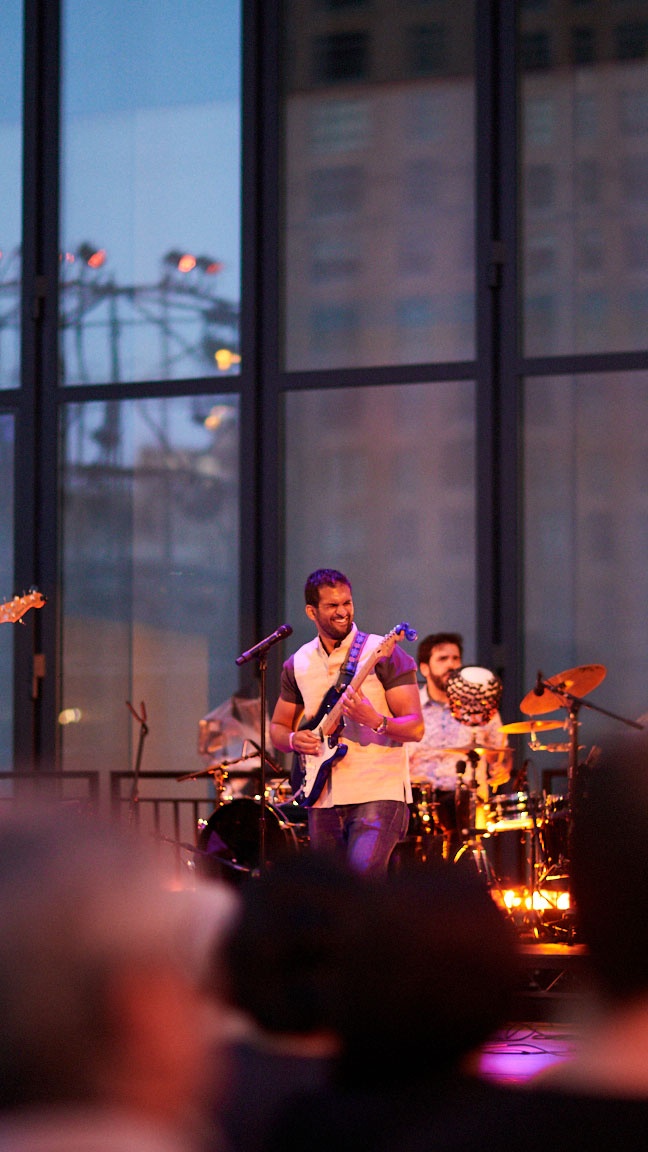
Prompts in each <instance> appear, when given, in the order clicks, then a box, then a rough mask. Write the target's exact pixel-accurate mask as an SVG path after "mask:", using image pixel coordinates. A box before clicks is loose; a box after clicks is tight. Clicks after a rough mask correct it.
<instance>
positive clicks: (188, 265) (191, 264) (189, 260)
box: [178, 252, 196, 273]
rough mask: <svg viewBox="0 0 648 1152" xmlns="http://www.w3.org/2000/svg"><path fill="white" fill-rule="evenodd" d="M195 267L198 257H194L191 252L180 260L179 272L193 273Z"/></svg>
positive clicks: (186, 253)
mask: <svg viewBox="0 0 648 1152" xmlns="http://www.w3.org/2000/svg"><path fill="white" fill-rule="evenodd" d="M195 267H196V257H195V256H192V255H191V253H190V252H185V253H184V255H182V256H181V257H180V259H179V260H178V272H185V273H186V272H193V270H194V268H195Z"/></svg>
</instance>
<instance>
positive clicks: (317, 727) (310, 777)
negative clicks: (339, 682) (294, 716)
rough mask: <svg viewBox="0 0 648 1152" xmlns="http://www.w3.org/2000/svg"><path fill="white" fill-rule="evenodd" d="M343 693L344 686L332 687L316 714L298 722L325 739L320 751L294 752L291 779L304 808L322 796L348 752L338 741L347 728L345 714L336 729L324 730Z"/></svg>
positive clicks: (294, 790)
mask: <svg viewBox="0 0 648 1152" xmlns="http://www.w3.org/2000/svg"><path fill="white" fill-rule="evenodd" d="M341 695H342V691H341V690H340V691H339V690H338V689H337V688H329V690H328V692H327V693H326V696H325V697H324V699H323V700H322V703H321V704H320V706H319V709H318V711H317V713H316V715H315V716H313V717H309V718H308V719H307V720H302V722H301V724H300V725H299V727H300V728H301V729H305V728H307V729H309V731H312V732H315V733H316V734H317V735H318V736H319V737H320V739H321V741H322V751H321V753H320V755H318V756H305V755H304V754H303V753H301V752H296V753H295V756H294V761H293V771H292V772H291V783H292V787H293V792H294V793H295V795H296V798H297V800H298V801H299V803H300V804H302V805H303V806H304V808H310V807H311V806H312V805H313V804H314V803H315V801H316V800H317V799H319V797H320V796H321V794H322V789H323V788H324V785H325V784H326V781H327V780H328V778H329V776H330V775H331V772H332V770H333V766H334V765H335V764H337V762H338V761H339V760H341V759H342V757H343V756H346V753H347V746H346V744H340V743H339V737H340V733H341V731H342V729H343V728H344V717H341V719H340V721H339V723H338V724H337V726H336V727H335V729H334V730H333V731H332V732H330V733H329V734H328V735H325V733H324V732H323V731H322V725H323V724H324V721H325V720H326V718H327V717H328V716H329V714H330V712H331V711H332V709H333V708H334V707H335V705H336V704H337V702H338V700H339V699H340V697H341Z"/></svg>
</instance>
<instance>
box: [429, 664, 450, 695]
mask: <svg viewBox="0 0 648 1152" xmlns="http://www.w3.org/2000/svg"><path fill="white" fill-rule="evenodd" d="M451 671H452V669H448V671H447V672H444V673H443V675H442V676H437V675H436V674H435V673H434V672H431V673H430V680H431V681H432V683H433V684H434V687H435V688H438V690H439V692H444V693H446V694H447V692H448V680H449V679H450V673H451Z"/></svg>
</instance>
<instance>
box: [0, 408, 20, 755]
mask: <svg viewBox="0 0 648 1152" xmlns="http://www.w3.org/2000/svg"><path fill="white" fill-rule="evenodd" d="M14 434H15V423H14V418H13V416H10V415H9V414H7V413H0V589H2V591H3V595H2V600H3V601H5V598H6V600H10V599H11V598H12V597H13V595H14V593H16V592H17V590H16V589H14V587H13V582H14V457H15V444H14ZM20 593H22V589H20ZM5 602H6V601H5ZM0 629H1V630H2V644H0V771H1V772H9V771H10V770H11V769H12V768H13V695H14V694H13V627H12V626H11V624H10V623H9V624H8V625H7V627H6V628H5V627H2V625H0Z"/></svg>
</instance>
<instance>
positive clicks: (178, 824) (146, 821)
mask: <svg viewBox="0 0 648 1152" xmlns="http://www.w3.org/2000/svg"><path fill="white" fill-rule="evenodd" d="M135 786H136V788H135ZM186 787H187V785H185V788H186ZM179 788H180V785H179V784H178V777H177V774H176V773H175V772H139V773H138V774H137V777H136V775H135V773H134V772H130V771H124V772H111V773H110V812H111V816H112V818H113V819H114V820H116V821H118V822H120V823H121V822H124V821H128V822H129V823H130V824H131V825H132V826H133V827H134V828H135V829H136V830H137V831H138V832H139V833H141V834H142V835H144V836H151V837H153V839H154V840H156V841H157V843H158V845H159V847H160V851H164V850H167V849H168V850H169V851H171V852H172V853H173V857H174V861H175V869H176V874H177V876H178V878H179V879H180V880H183V881H186V880H187V873H188V872H190V871H191V869H193V866H194V863H195V861H194V854H195V853H196V852H197V850H198V848H197V841H198V835H199V831H200V827H201V823H200V822H201V821H207V820H208V819H209V817H210V816H211V814H212V812H213V811H214V808H215V807H216V798H215V794H214V790H213V785H212V783H211V781H210V780H208V779H205V780H203V781H201V782H200V783H197V782H194V781H191V782H190V788H191V794H189V792H186V793H185V794H184V795H183V794H181V795H178V791H179ZM198 789H199V790H200V794H199V795H196V792H197V790H198Z"/></svg>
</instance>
